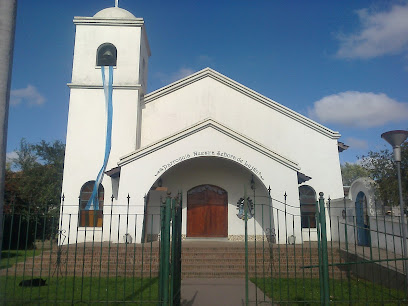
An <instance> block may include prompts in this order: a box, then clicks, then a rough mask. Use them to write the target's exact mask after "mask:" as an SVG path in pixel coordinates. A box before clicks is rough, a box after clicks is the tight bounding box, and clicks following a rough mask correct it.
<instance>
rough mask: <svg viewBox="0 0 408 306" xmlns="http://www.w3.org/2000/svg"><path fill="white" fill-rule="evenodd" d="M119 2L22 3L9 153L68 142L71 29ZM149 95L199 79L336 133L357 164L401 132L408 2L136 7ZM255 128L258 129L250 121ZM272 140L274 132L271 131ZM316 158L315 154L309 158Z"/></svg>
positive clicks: (406, 102) (131, 2)
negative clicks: (146, 52)
mask: <svg viewBox="0 0 408 306" xmlns="http://www.w3.org/2000/svg"><path fill="white" fill-rule="evenodd" d="M113 5H114V0H86V1H83V0H70V1H51V0H42V1H33V0H19V2H18V10H17V27H16V39H15V47H14V63H13V75H12V91H11V104H10V113H9V127H8V146H7V151H8V152H9V155H11V156H12V152H13V151H14V150H16V149H17V148H18V146H19V142H20V139H21V138H22V137H25V138H26V139H27V141H29V142H33V143H34V142H38V141H41V140H43V139H44V140H46V141H54V140H61V141H63V142H65V134H66V124H67V117H68V103H69V89H68V87H67V86H66V84H67V83H69V82H70V78H71V69H72V54H73V48H74V35H75V27H74V25H73V23H72V19H73V17H74V16H93V15H94V14H95V13H96V12H98V11H99V10H101V9H104V8H106V7H109V6H113ZM119 6H120V7H122V8H124V9H127V10H129V11H130V12H132V13H133V14H134V15H135V16H137V17H143V18H144V20H145V23H146V30H147V35H148V38H149V43H150V47H151V50H152V56H151V57H150V60H149V79H148V91H149V92H151V91H153V90H155V89H158V88H160V87H162V86H164V85H167V84H168V83H170V82H172V81H175V80H177V79H179V78H181V77H184V76H186V75H189V74H191V73H193V72H195V71H198V70H200V69H202V68H205V67H211V68H213V69H215V70H217V71H219V72H220V73H222V74H224V75H226V76H227V77H230V78H232V79H234V80H236V81H238V82H240V83H242V84H244V85H245V86H247V87H249V88H251V89H253V90H255V91H257V92H259V93H261V94H263V95H265V96H267V97H269V98H271V99H273V100H275V101H277V102H279V103H281V104H283V105H285V106H287V107H289V108H291V109H293V110H295V111H297V112H299V113H301V114H303V115H306V116H308V117H311V118H312V119H314V120H316V121H317V122H319V123H322V124H323V125H325V126H327V127H329V128H331V129H333V130H336V131H339V132H340V133H341V134H342V137H341V139H340V141H343V142H345V143H346V144H348V145H350V148H349V149H348V150H347V151H345V152H343V153H341V154H340V160H341V162H343V163H344V162H355V161H356V160H357V156H361V155H364V154H366V153H367V152H368V151H369V150H379V149H381V148H384V147H386V146H387V145H386V143H385V142H384V141H383V140H382V139H381V138H380V135H381V133H383V132H385V131H388V130H393V129H408V2H407V1H363V0H361V1H355V0H354V1H351V0H342V1H317V0H316V1H304V0H303V1H300V0H298V1H283V0H282V1H258V0H255V1H241V0H235V1H227V0H219V1H215V0H209V1H203V0H201V1H198V0H196V1H191V0H190V1H185V0H179V1H156V0H149V1H136V0H120V1H119ZM253 120H257V118H253ZM277 128H278V127H277ZM316 149H318V148H316Z"/></svg>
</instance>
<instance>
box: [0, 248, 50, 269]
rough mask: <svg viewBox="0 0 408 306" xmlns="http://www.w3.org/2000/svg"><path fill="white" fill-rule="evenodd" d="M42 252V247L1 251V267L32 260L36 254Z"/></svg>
mask: <svg viewBox="0 0 408 306" xmlns="http://www.w3.org/2000/svg"><path fill="white" fill-rule="evenodd" d="M44 251H46V249H44ZM41 252H42V250H41V249H37V250H6V251H1V260H0V269H4V268H9V267H11V266H13V265H14V264H16V263H18V262H21V261H24V260H30V258H31V260H32V258H33V257H34V256H38V255H41Z"/></svg>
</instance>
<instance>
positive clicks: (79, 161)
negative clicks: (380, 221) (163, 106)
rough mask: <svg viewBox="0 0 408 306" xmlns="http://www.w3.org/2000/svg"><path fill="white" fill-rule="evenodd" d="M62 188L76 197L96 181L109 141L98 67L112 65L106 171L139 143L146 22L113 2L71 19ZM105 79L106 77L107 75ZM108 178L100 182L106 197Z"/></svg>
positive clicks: (147, 53)
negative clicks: (72, 41)
mask: <svg viewBox="0 0 408 306" xmlns="http://www.w3.org/2000/svg"><path fill="white" fill-rule="evenodd" d="M74 24H75V26H76V34H75V47H74V58H73V68H72V81H71V83H69V84H68V86H69V88H70V101H69V115H68V127H67V138H66V154H65V170H64V179H63V192H64V195H65V198H66V201H67V200H70V201H72V200H75V201H77V199H78V195H79V193H80V190H81V186H83V184H84V183H86V182H88V181H92V180H95V177H96V176H97V174H98V171H99V170H100V168H101V165H102V164H103V163H104V156H105V152H106V151H107V150H106V147H107V145H106V142H107V140H106V139H107V134H108V132H107V131H108V130H107V121H108V120H107V112H106V109H107V107H106V103H107V102H106V101H107V100H106V99H107V98H106V95H105V91H106V88H105V90H104V86H103V81H102V70H103V69H104V67H106V66H111V67H112V69H111V70H112V71H113V72H112V84H111V97H112V98H111V105H112V112H111V114H112V115H111V118H112V120H111V122H112V126H111V130H110V132H111V143H110V149H109V151H110V152H109V158H108V161H107V166H106V170H110V169H112V168H115V167H117V163H118V161H119V158H120V157H122V156H124V155H125V154H128V153H130V152H133V151H134V150H136V149H137V148H139V146H140V126H141V105H140V101H141V97H142V96H143V95H144V94H145V92H146V85H147V70H148V60H149V56H150V47H149V43H148V40H147V35H146V31H145V25H144V20H143V19H142V18H136V17H135V16H134V15H133V14H132V13H130V12H128V11H126V10H124V9H122V8H119V7H117V6H115V7H110V8H106V9H103V10H101V11H99V12H98V13H96V14H95V15H94V16H93V17H75V18H74ZM106 78H107V77H106ZM110 180H111V178H110V177H106V176H105V178H104V179H103V181H102V185H103V187H104V190H105V197H106V198H107V199H109V198H110V196H111V195H112V193H113V190H112V185H114V184H113V183H111V182H110Z"/></svg>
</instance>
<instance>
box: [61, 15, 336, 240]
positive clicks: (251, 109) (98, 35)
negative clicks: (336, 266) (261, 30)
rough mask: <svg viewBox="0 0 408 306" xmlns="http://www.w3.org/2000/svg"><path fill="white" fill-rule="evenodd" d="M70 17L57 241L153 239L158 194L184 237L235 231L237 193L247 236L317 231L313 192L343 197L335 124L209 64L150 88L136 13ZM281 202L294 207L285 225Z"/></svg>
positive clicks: (239, 225) (145, 44)
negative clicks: (247, 212)
mask: <svg viewBox="0 0 408 306" xmlns="http://www.w3.org/2000/svg"><path fill="white" fill-rule="evenodd" d="M74 24H75V25H76V35H75V48H74V57H73V69H72V81H71V83H69V84H68V86H69V88H70V101H69V115H68V127H67V138H66V153H65V166H64V176H63V188H62V193H63V194H64V200H63V202H62V206H61V220H60V222H61V223H60V228H61V229H62V230H65V231H66V232H67V233H68V238H67V239H66V240H65V242H64V243H71V242H75V241H76V240H77V241H78V242H81V241H87V240H88V239H89V240H90V241H91V240H93V239H101V240H102V241H112V242H121V243H122V242H124V241H123V239H124V237H126V240H128V242H129V241H132V242H137V243H139V242H141V241H146V240H149V239H157V237H158V235H159V234H160V226H159V220H160V216H159V206H160V197H165V196H166V193H167V192H171V195H172V196H175V195H177V193H178V192H179V191H180V192H181V194H182V198H183V202H182V205H183V206H182V215H183V223H182V234H183V237H185V239H193V238H194V239H197V238H198V239H200V238H201V239H212V238H217V239H225V240H242V239H243V235H244V221H243V220H242V219H240V218H238V217H237V213H238V209H237V203H238V202H239V200H240V198H242V197H243V196H244V193H246V194H247V196H248V197H249V198H250V199H251V201H252V202H254V203H255V207H256V212H255V214H254V217H253V218H252V220H251V222H253V223H252V224H253V226H250V227H249V235H250V236H251V237H254V236H255V235H262V234H263V233H264V232H265V231H266V230H267V229H268V230H271V229H272V230H273V231H274V232H276V231H277V230H280V232H281V235H280V237H279V238H278V241H277V242H284V241H286V239H287V236H288V235H293V236H296V237H301V235H303V238H304V240H307V239H310V240H314V239H316V235H315V234H313V233H315V232H316V229H315V227H316V225H315V221H314V203H315V201H316V199H317V198H318V193H319V192H321V191H322V192H324V194H325V196H326V197H327V196H329V195H330V197H331V198H332V199H336V198H341V197H343V186H342V179H341V172H340V163H339V152H340V151H341V150H342V149H344V146H343V147H342V146H341V143H339V142H338V139H339V137H340V134H339V133H338V132H335V131H332V130H330V129H329V128H327V127H324V126H322V125H320V124H319V123H316V122H315V121H313V120H311V119H309V118H307V117H305V116H303V115H301V114H299V113H297V112H295V111H293V110H291V109H289V108H287V107H285V106H283V105H281V104H279V103H277V102H275V101H273V100H271V99H269V98H267V97H265V96H263V95H262V94H260V93H257V92H255V91H253V90H251V89H250V88H248V87H246V86H244V85H242V84H239V83H238V82H236V81H234V80H232V79H230V78H228V77H227V76H224V75H222V74H221V73H219V72H217V71H214V70H212V69H210V68H205V69H203V70H201V71H198V72H196V73H194V74H192V75H190V76H188V77H185V78H183V79H181V80H178V81H176V82H174V83H171V84H169V85H167V86H165V87H163V88H160V89H158V90H155V91H153V92H151V93H147V91H146V88H147V82H148V63H149V57H150V47H149V41H148V38H147V33H146V28H145V23H144V20H143V19H142V18H136V17H135V16H134V15H133V14H132V13H130V12H128V11H126V10H124V9H122V8H119V7H112V8H107V9H104V10H102V11H100V12H98V13H96V14H95V15H94V16H93V17H75V18H74ZM108 67H110V68H108ZM102 74H103V75H104V81H103V78H102ZM339 145H340V146H339ZM98 173H100V175H99V176H98ZM98 179H100V184H99V185H98V186H99V187H98V188H95V189H94V185H95V181H97V182H98ZM268 189H269V190H268ZM93 190H96V198H97V199H98V201H93V202H92V201H90V199H91V198H92V192H93ZM245 190H246V191H245ZM268 194H270V196H271V198H272V199H274V200H272V201H269V197H268ZM285 194H286V196H284V195H285ZM94 195H95V193H94ZM285 198H286V199H285ZM78 199H79V200H78ZM94 200H96V199H94ZM285 201H287V203H288V204H290V205H285V204H284V203H285ZM91 202H92V203H91ZM258 203H260V204H265V205H263V206H262V209H259V208H258V207H257V204H258ZM259 207H261V206H259ZM285 210H286V211H287V213H289V214H291V215H293V216H297V217H296V218H297V219H296V222H292V220H291V221H290V227H289V225H288V224H287V223H285V222H284V221H283V219H282V218H283V216H284V215H283V213H282V212H284V211H285ZM302 217H303V218H302ZM292 224H293V225H292ZM303 232H307V235H306V234H303ZM142 233H143V237H142ZM310 233H312V235H311V234H310ZM95 237H96V238H95Z"/></svg>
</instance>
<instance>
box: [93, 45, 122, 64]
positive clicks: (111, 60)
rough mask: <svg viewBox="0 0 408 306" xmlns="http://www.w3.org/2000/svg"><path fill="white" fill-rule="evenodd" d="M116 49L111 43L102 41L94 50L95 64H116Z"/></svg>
mask: <svg viewBox="0 0 408 306" xmlns="http://www.w3.org/2000/svg"><path fill="white" fill-rule="evenodd" d="M116 60H117V50H116V47H115V46H114V45H112V44H111V43H104V44H102V45H100V46H99V47H98V50H97V52H96V66H116Z"/></svg>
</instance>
